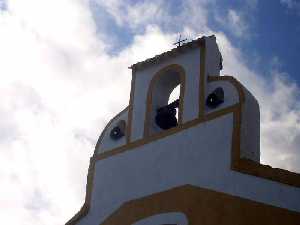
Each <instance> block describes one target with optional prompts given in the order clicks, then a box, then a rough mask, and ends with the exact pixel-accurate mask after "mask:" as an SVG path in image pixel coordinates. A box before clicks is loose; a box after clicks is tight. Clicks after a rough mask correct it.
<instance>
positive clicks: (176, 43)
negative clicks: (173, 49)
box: [173, 34, 187, 47]
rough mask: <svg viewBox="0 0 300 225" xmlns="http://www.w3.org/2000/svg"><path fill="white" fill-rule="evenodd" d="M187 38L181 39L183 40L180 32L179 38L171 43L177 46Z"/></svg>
mask: <svg viewBox="0 0 300 225" xmlns="http://www.w3.org/2000/svg"><path fill="white" fill-rule="evenodd" d="M186 40H187V38H186V39H183V40H181V34H180V35H179V39H178V41H177V42H175V43H174V44H173V45H177V47H180V46H182V43H183V42H185V41H186Z"/></svg>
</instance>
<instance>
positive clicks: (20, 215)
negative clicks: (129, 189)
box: [0, 0, 300, 225]
mask: <svg viewBox="0 0 300 225" xmlns="http://www.w3.org/2000/svg"><path fill="white" fill-rule="evenodd" d="M299 21H300V2H299V1H296V0H274V1H273V0H272V1H271V0H266V1H258V0H243V1H242V0H237V1H221V0H185V1H179V0H172V1H165V0H152V1H133V0H122V1H121V0H26V1H24V0H0V78H1V82H0V93H1V96H2V98H1V101H0V118H1V119H0V129H1V131H2V132H1V134H0V179H1V187H0V210H1V219H2V222H3V223H5V224H13V225H27V224H30V225H35V224H36V225H40V224H43V225H44V224H45V225H48V224H49V225H60V224H63V223H64V222H65V221H67V220H68V219H69V218H70V217H71V216H72V215H74V213H75V212H76V211H77V210H78V209H79V208H80V207H81V205H82V202H83V199H84V194H85V182H86V174H87V168H88V165H89V157H90V156H91V155H92V154H93V150H94V146H95V143H96V141H97V138H98V137H99V136H100V134H101V131H102V129H103V128H104V126H105V125H106V123H107V122H108V121H109V120H110V118H112V117H113V116H114V115H115V114H116V113H118V112H119V111H121V110H122V109H123V108H125V107H126V106H127V104H128V100H129V92H130V81H131V72H130V70H128V69H127V68H128V66H130V65H131V64H133V63H135V62H137V61H140V60H144V59H146V58H148V57H152V56H154V55H155V54H159V53H162V52H164V51H167V50H169V49H170V48H172V47H174V46H173V45H172V43H174V42H175V41H176V39H177V38H178V36H179V34H182V35H183V36H184V37H187V38H188V39H189V40H191V39H194V38H197V37H200V36H202V35H211V34H215V35H216V37H217V42H218V44H219V47H220V50H221V52H222V55H223V58H224V69H223V71H222V74H230V75H233V76H235V77H236V78H237V79H239V80H240V81H241V82H242V83H243V84H244V85H245V86H247V87H248V88H249V89H250V90H251V92H252V93H253V94H254V95H255V97H256V98H257V99H258V101H259V103H260V109H261V156H262V157H261V158H262V163H264V164H269V165H272V166H274V167H280V168H284V169H288V170H291V171H296V172H300V152H299V146H300V101H299V98H298V96H299V90H300V89H299V86H300V78H299V76H298V71H297V69H298V68H297V66H298V64H299V56H298V50H299V49H300V48H299V47H300V41H299V38H298V37H299V33H300V22H299ZM62 199H63V201H62Z"/></svg>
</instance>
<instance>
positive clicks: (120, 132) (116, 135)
mask: <svg viewBox="0 0 300 225" xmlns="http://www.w3.org/2000/svg"><path fill="white" fill-rule="evenodd" d="M125 127H126V122H125V121H124V120H121V121H119V122H118V123H117V125H116V126H115V127H114V128H113V129H112V130H111V131H110V135H109V136H110V137H111V139H113V140H118V139H120V138H121V137H123V136H124V135H125Z"/></svg>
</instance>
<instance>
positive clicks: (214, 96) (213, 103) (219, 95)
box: [206, 87, 224, 109]
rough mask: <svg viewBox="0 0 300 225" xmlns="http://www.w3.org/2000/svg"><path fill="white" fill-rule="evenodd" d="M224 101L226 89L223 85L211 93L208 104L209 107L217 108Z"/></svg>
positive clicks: (207, 100)
mask: <svg viewBox="0 0 300 225" xmlns="http://www.w3.org/2000/svg"><path fill="white" fill-rule="evenodd" d="M223 102H224V90H223V88H221V87H218V88H216V89H215V90H214V91H213V92H212V93H211V94H209V95H208V96H207V99H206V105H207V106H208V107H209V108H212V109H214V108H216V107H217V106H218V105H220V104H221V103H223Z"/></svg>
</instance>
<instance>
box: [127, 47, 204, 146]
mask: <svg viewBox="0 0 300 225" xmlns="http://www.w3.org/2000/svg"><path fill="white" fill-rule="evenodd" d="M171 64H179V65H180V66H182V67H183V68H184V70H185V73H186V88H185V98H184V110H183V122H186V121H189V120H192V119H195V118H196V117H197V116H198V103H199V92H198V90H199V89H198V86H199V74H200V49H199V48H195V49H190V50H188V51H187V52H184V53H182V54H178V55H177V56H176V57H173V58H169V59H168V60H166V61H165V62H163V63H158V64H153V65H151V66H149V67H147V68H145V69H142V70H138V71H137V72H136V81H135V92H134V102H133V117H132V132H131V134H132V136H131V141H134V140H137V139H140V138H142V137H143V132H144V121H145V114H146V102H147V93H148V87H149V84H150V81H151V79H152V78H153V76H154V75H155V74H156V73H157V72H158V71H159V70H161V69H162V68H164V67H166V66H168V65H171Z"/></svg>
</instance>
